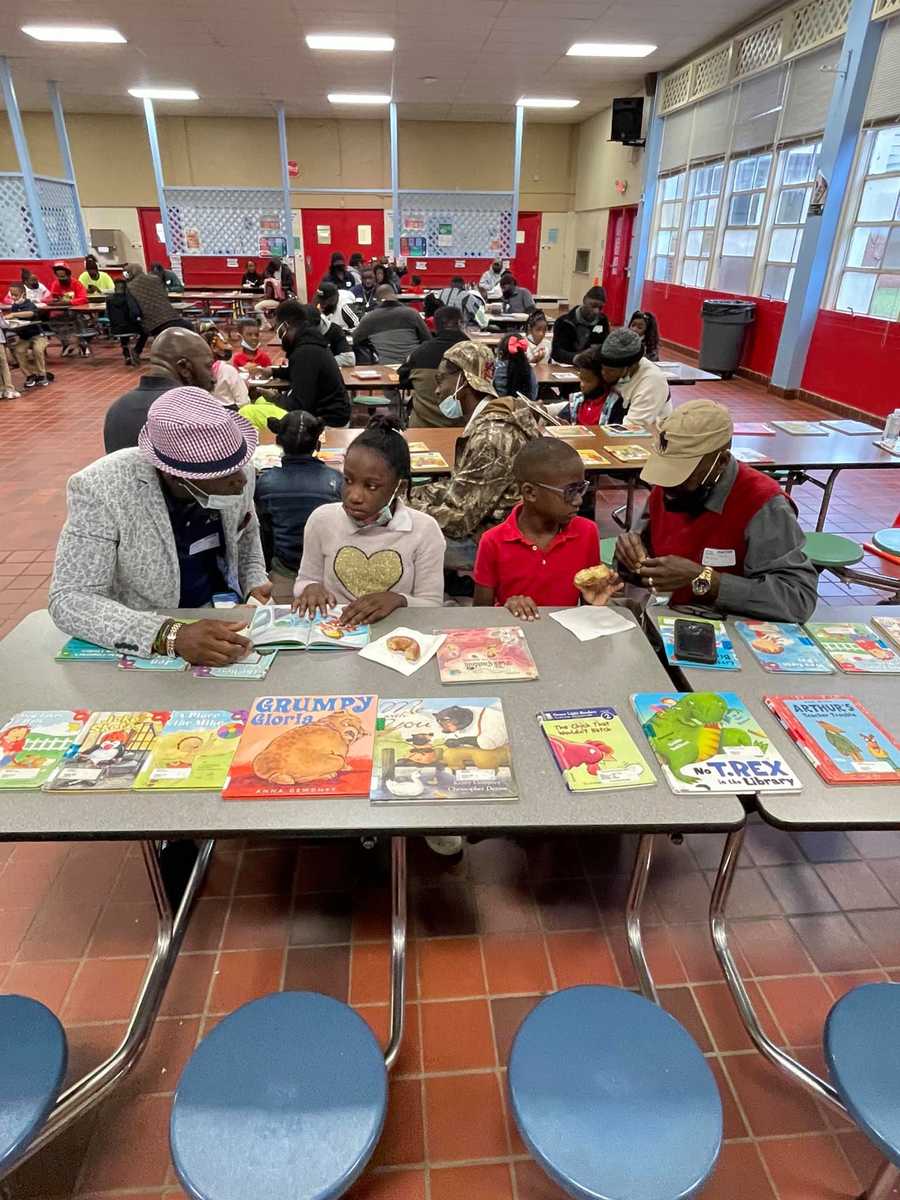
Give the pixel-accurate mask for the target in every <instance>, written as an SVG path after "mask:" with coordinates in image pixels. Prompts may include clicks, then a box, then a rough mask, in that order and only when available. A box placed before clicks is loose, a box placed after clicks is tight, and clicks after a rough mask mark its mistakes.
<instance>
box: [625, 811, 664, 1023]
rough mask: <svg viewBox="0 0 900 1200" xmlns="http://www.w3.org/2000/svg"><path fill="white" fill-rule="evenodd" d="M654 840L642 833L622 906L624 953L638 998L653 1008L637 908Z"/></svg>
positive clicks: (652, 985) (653, 995) (654, 998)
mask: <svg viewBox="0 0 900 1200" xmlns="http://www.w3.org/2000/svg"><path fill="white" fill-rule="evenodd" d="M655 836H656V835H655V834H653V833H642V834H641V838H640V841H639V842H638V848H637V854H636V855H635V859H634V870H633V871H632V873H631V883H630V884H629V887H628V899H627V901H626V903H625V932H626V933H627V935H628V952H629V954H630V955H631V961H632V963H633V964H634V970H635V974H636V975H637V978H638V985H639V986H640V989H641V994H642V995H643V996H645V997H646V998H647V999H648V1000H652V1001H653V1003H654V1004H658V1003H659V996H658V995H657V993H656V984H655V983H654V982H653V976H652V975H651V974H650V966H649V964H648V962H647V956H646V954H645V953H644V940H643V937H642V934H641V907H642V905H643V903H644V893H645V892H646V890H647V880H648V879H649V878H650V864H651V862H652V860H653V839H654V837H655Z"/></svg>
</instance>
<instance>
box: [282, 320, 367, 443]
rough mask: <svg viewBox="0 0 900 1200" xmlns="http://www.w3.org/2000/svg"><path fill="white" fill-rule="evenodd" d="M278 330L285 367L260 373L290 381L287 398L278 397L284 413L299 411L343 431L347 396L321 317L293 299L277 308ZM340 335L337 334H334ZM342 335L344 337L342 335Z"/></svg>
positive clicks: (346, 416)
mask: <svg viewBox="0 0 900 1200" xmlns="http://www.w3.org/2000/svg"><path fill="white" fill-rule="evenodd" d="M278 320H279V324H278V329H279V331H280V333H281V346H282V349H283V350H284V353H285V355H286V356H287V365H286V366H279V367H272V369H271V371H269V372H262V377H263V378H265V375H266V374H269V375H271V376H272V378H273V379H287V380H290V384H291V387H290V390H289V391H288V393H287V395H285V396H283V398H282V397H279V403H281V404H283V406H284V408H285V410H286V411H288V412H290V411H292V410H293V409H298V408H302V409H305V410H306V412H309V413H312V415H313V416H314V417H318V418H319V419H320V420H321V421H322V423H323V424H324V425H331V426H335V427H337V428H343V427H344V426H345V425H348V424H349V422H350V397H349V396H348V395H347V389H346V387H345V386H344V380H343V376H342V375H341V371H340V368H339V367H338V365H337V361H336V359H335V357H334V354H333V353H332V352H331V349H330V347H329V344H328V341H327V339H326V337H325V336H324V335H323V334H322V331H321V324H322V318H321V315H320V313H319V310H318V309H317V308H316V307H315V306H314V305H312V304H300V303H299V302H298V301H296V300H288V301H285V302H284V304H281V305H279V307H278ZM337 332H340V331H337ZM341 336H343V335H341Z"/></svg>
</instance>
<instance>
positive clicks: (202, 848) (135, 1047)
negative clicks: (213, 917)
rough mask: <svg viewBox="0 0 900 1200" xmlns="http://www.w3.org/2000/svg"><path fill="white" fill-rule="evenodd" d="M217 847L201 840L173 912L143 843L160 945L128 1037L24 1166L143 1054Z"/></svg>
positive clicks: (89, 1077)
mask: <svg viewBox="0 0 900 1200" xmlns="http://www.w3.org/2000/svg"><path fill="white" fill-rule="evenodd" d="M214 845H215V843H214V842H213V841H204V842H200V844H199V847H198V852H197V858H196V861H195V862H194V865H193V867H192V869H191V873H190V875H189V877H188V881H187V884H186V885H185V889H184V893H183V895H182V897H181V900H180V902H179V904H178V910H177V912H175V913H174V914H173V912H172V906H171V904H170V903H169V899H168V896H167V894H166V889H165V885H164V883H163V878H162V874H161V872H160V868H159V852H158V849H157V844H156V843H155V842H150V841H145V842H142V843H141V848H142V850H143V855H144V865H145V866H146V868H147V874H148V876H149V878H150V887H151V890H152V892H153V899H154V901H155V903H156V911H157V931H156V945H155V947H154V949H153V953H152V954H151V955H150V961H149V962H148V964H147V970H146V973H145V974H144V979H143V982H142V984H141V989H140V992H139V993H138V998H137V1000H136V1001H135V1006H134V1009H133V1011H132V1014H131V1019H130V1021H129V1022H128V1028H127V1029H126V1030H125V1036H124V1037H123V1039H122V1041H121V1042H120V1043H119V1045H118V1046H117V1048H116V1049H115V1050H114V1051H113V1053H112V1054H111V1055H110V1056H109V1058H107V1059H105V1060H104V1061H103V1062H102V1063H100V1064H99V1065H98V1066H96V1067H94V1069H93V1070H92V1071H89V1072H88V1073H87V1074H86V1075H84V1076H83V1077H82V1078H81V1079H79V1080H78V1081H77V1083H73V1084H72V1085H71V1086H70V1087H68V1088H66V1090H65V1091H64V1092H62V1094H61V1095H60V1097H59V1099H58V1100H57V1102H56V1104H55V1106H54V1108H53V1110H52V1111H51V1113H50V1116H49V1117H48V1118H47V1121H46V1122H45V1124H44V1126H43V1127H42V1129H41V1131H40V1133H39V1134H38V1135H37V1136H36V1137H35V1139H34V1141H33V1142H32V1143H31V1145H30V1146H29V1147H28V1150H27V1151H26V1153H25V1155H24V1158H19V1159H17V1160H16V1166H17V1167H18V1166H20V1165H21V1164H22V1162H23V1161H24V1159H28V1158H31V1156H32V1155H33V1154H36V1153H37V1151H38V1150H40V1149H41V1148H42V1147H43V1146H45V1145H47V1143H48V1142H51V1141H52V1140H53V1139H54V1138H55V1137H56V1136H57V1135H58V1134H60V1133H61V1132H62V1131H63V1130H64V1129H65V1128H66V1127H67V1126H69V1125H71V1124H72V1122H73V1121H75V1120H77V1119H78V1118H79V1117H81V1116H83V1115H84V1113H86V1112H88V1111H89V1110H90V1109H92V1108H93V1107H94V1106H95V1105H96V1104H98V1103H99V1102H100V1101H101V1100H102V1099H103V1098H104V1096H106V1095H107V1094H108V1093H109V1092H111V1091H112V1089H113V1088H114V1087H115V1086H116V1085H117V1084H118V1083H119V1081H120V1080H121V1079H122V1078H123V1077H124V1076H125V1075H127V1074H128V1072H129V1071H130V1070H131V1069H132V1067H133V1066H134V1065H135V1063H136V1062H137V1060H138V1059H139V1058H140V1056H141V1054H142V1053H143V1051H144V1049H145V1047H146V1045H147V1041H148V1039H149V1037H150V1034H151V1032H152V1030H153V1023H154V1021H155V1020H156V1015H157V1013H158V1012H159V1006H160V1004H161V1003H162V998H163V996H164V994H165V990H166V985H167V984H168V982H169V977H170V976H171V974H172V968H173V967H174V966H175V960H176V959H177V958H178V951H179V950H180V948H181V943H182V941H183V940H184V934H185V931H186V929H187V925H188V918H189V917H190V914H191V909H192V907H193V904H194V900H195V899H196V897H197V893H198V892H199V890H200V887H201V885H202V883H203V880H204V878H205V877H206V869H207V867H208V866H209V860H210V857H211V856H212V852H213V847H214ZM0 1178H3V1175H2V1172H0Z"/></svg>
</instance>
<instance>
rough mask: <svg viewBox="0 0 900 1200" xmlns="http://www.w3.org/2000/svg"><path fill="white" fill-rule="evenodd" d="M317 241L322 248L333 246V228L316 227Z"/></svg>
mask: <svg viewBox="0 0 900 1200" xmlns="http://www.w3.org/2000/svg"><path fill="white" fill-rule="evenodd" d="M316 241H317V242H318V243H319V245H320V246H330V245H331V226H330V225H317V226H316Z"/></svg>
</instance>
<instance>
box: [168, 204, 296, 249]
mask: <svg viewBox="0 0 900 1200" xmlns="http://www.w3.org/2000/svg"><path fill="white" fill-rule="evenodd" d="M166 205H167V206H168V209H169V225H170V226H171V233H172V243H173V244H172V245H171V246H167V247H166V249H167V250H168V251H169V257H170V258H172V259H175V258H179V259H180V258H181V257H182V256H183V255H196V254H217V255H222V254H224V255H237V256H246V257H252V258H260V257H263V256H265V255H268V254H270V253H271V250H270V249H269V248H268V247H267V246H266V248H263V246H264V244H265V243H267V242H268V240H269V239H270V238H283V239H284V241H285V246H286V250H285V253H286V254H288V255H291V254H293V243H292V239H291V230H289V229H288V230H285V229H284V199H283V194H282V192H281V189H280V188H199V187H186V188H178V187H167V188H166Z"/></svg>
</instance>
